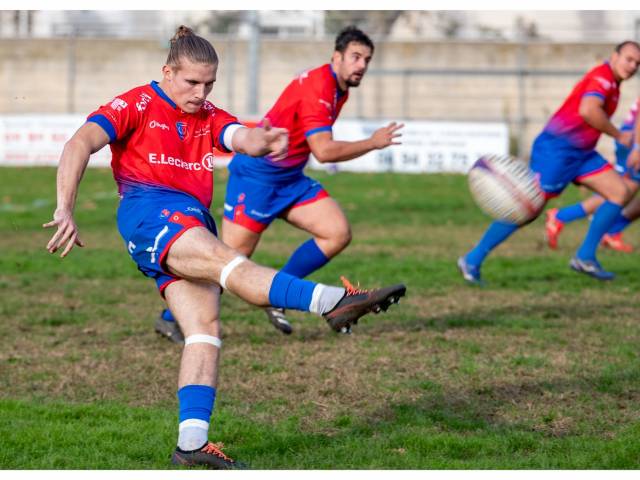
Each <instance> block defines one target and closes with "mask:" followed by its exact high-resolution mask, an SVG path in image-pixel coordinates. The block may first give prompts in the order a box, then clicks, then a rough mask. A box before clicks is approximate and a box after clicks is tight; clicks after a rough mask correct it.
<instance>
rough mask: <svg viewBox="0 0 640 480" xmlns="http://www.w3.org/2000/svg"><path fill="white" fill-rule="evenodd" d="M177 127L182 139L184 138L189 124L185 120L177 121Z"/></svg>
mask: <svg viewBox="0 0 640 480" xmlns="http://www.w3.org/2000/svg"><path fill="white" fill-rule="evenodd" d="M176 129H177V130H178V136H179V137H180V140H184V137H186V136H187V124H186V123H184V122H176Z"/></svg>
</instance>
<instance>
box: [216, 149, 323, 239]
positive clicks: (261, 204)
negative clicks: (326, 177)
mask: <svg viewBox="0 0 640 480" xmlns="http://www.w3.org/2000/svg"><path fill="white" fill-rule="evenodd" d="M234 162H236V158H234V160H233V161H232V163H231V165H229V172H230V173H229V181H228V182H227V193H226V196H225V200H224V218H225V219H227V220H228V221H230V222H232V223H235V224H237V225H242V226H243V227H245V228H247V229H249V230H251V231H252V232H255V233H262V232H263V231H264V230H265V229H266V228H267V227H268V226H269V225H270V224H271V222H273V221H274V220H275V219H276V218H278V217H279V216H281V215H282V214H283V213H284V212H285V211H286V210H288V209H290V208H296V207H300V206H302V205H308V204H310V203H313V202H317V201H318V200H321V199H323V198H326V197H328V196H329V194H328V193H327V191H326V190H325V189H324V187H323V186H322V184H321V183H320V182H318V181H317V180H313V179H312V178H309V177H307V176H305V175H304V174H303V173H302V170H299V171H297V172H290V171H286V170H285V169H283V175H264V174H262V175H255V176H254V175H252V176H249V175H247V173H250V172H247V171H246V170H245V169H239V168H236V167H234ZM239 171H240V172H241V173H239Z"/></svg>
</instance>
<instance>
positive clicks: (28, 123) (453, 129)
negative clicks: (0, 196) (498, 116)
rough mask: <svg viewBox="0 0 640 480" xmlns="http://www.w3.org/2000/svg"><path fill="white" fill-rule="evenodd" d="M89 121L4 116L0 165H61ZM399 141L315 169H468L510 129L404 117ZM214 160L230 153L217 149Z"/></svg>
mask: <svg viewBox="0 0 640 480" xmlns="http://www.w3.org/2000/svg"><path fill="white" fill-rule="evenodd" d="M84 122H85V117H84V116H83V115H5V116H0V140H1V141H0V166H9V165H11V166H35V165H57V164H58V160H59V158H60V154H61V153H62V149H63V147H64V144H65V142H66V141H67V140H68V139H69V138H71V136H72V135H73V134H74V132H75V131H76V130H77V129H78V128H79V127H80V126H81V125H82V124H83V123H84ZM383 125H386V122H382V121H372V120H340V121H338V122H336V124H335V125H334V128H333V135H334V138H335V139H336V140H345V141H351V140H362V139H365V138H368V137H370V136H371V134H372V133H373V132H374V131H375V130H376V129H377V128H380V127H381V126H383ZM401 133H402V137H400V139H399V141H401V142H402V144H401V145H394V146H391V147H388V148H385V149H383V150H374V151H372V152H369V153H367V154H365V155H363V156H361V157H359V158H357V159H354V160H350V161H348V162H341V163H337V164H320V163H318V162H317V161H316V160H315V159H314V158H313V157H312V158H311V161H310V164H309V166H310V167H311V168H314V169H320V170H322V169H327V170H329V171H333V172H336V171H348V172H401V173H440V172H451V173H466V172H467V171H468V170H469V168H470V167H471V165H472V164H473V162H475V160H476V159H477V158H478V157H479V156H480V155H482V154H486V153H493V154H498V155H504V154H506V153H508V150H509V131H508V128H507V125H506V124H504V123H480V122H477V123H472V122H435V121H429V122H427V121H410V122H405V126H404V128H403V129H402V130H401ZM214 155H215V158H216V162H215V163H216V166H217V167H220V166H224V165H226V164H227V163H228V161H229V156H228V155H224V154H221V153H220V152H216V153H215V154H214ZM110 161H111V152H110V150H109V148H103V149H102V150H101V151H99V152H97V153H95V154H94V155H92V156H91V161H90V162H89V165H90V166H97V167H106V166H109V163H110Z"/></svg>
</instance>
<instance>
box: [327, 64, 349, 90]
mask: <svg viewBox="0 0 640 480" xmlns="http://www.w3.org/2000/svg"><path fill="white" fill-rule="evenodd" d="M329 70H330V71H331V75H333V79H334V80H335V81H336V88H337V90H338V98H340V97H342V96H343V95H346V93H347V92H346V91H345V92H343V91H342V89H340V84H339V83H338V76H337V75H336V72H334V71H333V65H331V64H329Z"/></svg>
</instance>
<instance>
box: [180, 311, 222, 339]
mask: <svg viewBox="0 0 640 480" xmlns="http://www.w3.org/2000/svg"><path fill="white" fill-rule="evenodd" d="M178 323H179V324H180V328H181V329H182V332H183V333H184V335H185V337H188V336H190V335H198V334H200V335H211V336H213V337H218V338H220V336H221V335H222V325H221V323H220V317H219V315H218V314H217V312H216V313H205V312H195V313H194V314H193V315H189V318H185V319H182V320H181V319H180V318H178Z"/></svg>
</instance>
